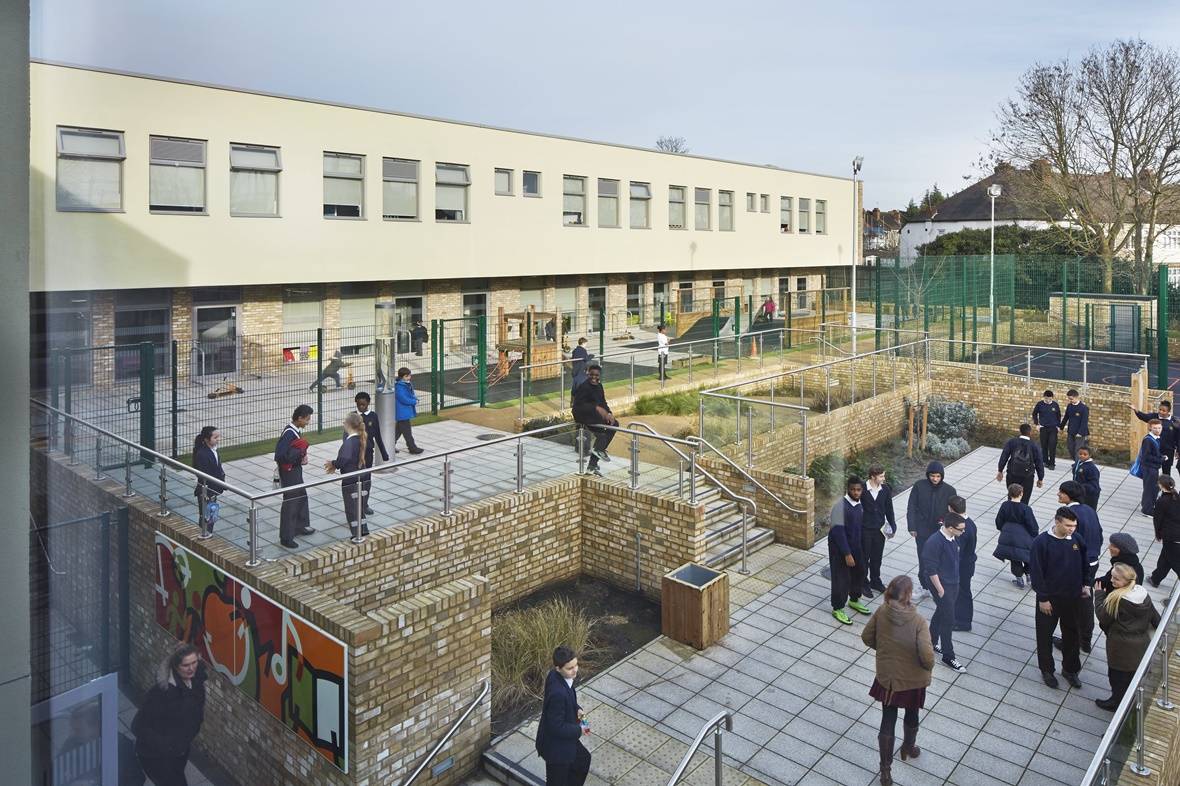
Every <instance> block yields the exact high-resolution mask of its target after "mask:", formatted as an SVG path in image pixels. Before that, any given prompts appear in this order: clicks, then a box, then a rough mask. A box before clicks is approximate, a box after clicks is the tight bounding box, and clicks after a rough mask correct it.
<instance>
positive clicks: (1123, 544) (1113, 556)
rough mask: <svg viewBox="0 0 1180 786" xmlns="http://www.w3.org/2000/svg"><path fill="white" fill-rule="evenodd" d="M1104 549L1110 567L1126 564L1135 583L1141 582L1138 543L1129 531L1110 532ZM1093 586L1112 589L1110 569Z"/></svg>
mask: <svg viewBox="0 0 1180 786" xmlns="http://www.w3.org/2000/svg"><path fill="white" fill-rule="evenodd" d="M1156 508H1157V509H1158V508H1159V506H1158V505H1157V506H1156ZM1106 550H1107V551H1108V552H1110V567H1111V568H1113V567H1114V566H1115V565H1126V566H1127V567H1128V568H1130V569H1131V570H1133V571H1135V583H1137V584H1140V585H1142V584H1143V563H1141V562H1140V561H1139V544H1138V543H1137V542H1136V541H1135V538H1133V537H1131V533H1129V532H1115V533H1114V534H1112V535H1111V536H1110V542H1109V544H1108V545H1107V547H1106ZM1094 586H1096V587H1101V588H1102V590H1103V591H1104V592H1110V591H1111V590H1112V589H1114V585H1113V584H1111V583H1110V571H1109V570H1108V571H1106V575H1105V576H1099V577H1098V580H1097V581H1096V582H1095V583H1094ZM1094 603H1095V608H1097V603H1098V598H1097V597H1095V598H1094Z"/></svg>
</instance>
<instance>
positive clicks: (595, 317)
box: [586, 287, 606, 331]
mask: <svg viewBox="0 0 1180 786" xmlns="http://www.w3.org/2000/svg"><path fill="white" fill-rule="evenodd" d="M586 299H587V305H588V306H589V307H590V325H589V330H590V331H594V330H598V326H599V325H601V324H603V322H602V316H601V314H602V312H604V311H606V287H589V288H588V289H587V290H586Z"/></svg>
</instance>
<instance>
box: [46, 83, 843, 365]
mask: <svg viewBox="0 0 1180 786" xmlns="http://www.w3.org/2000/svg"><path fill="white" fill-rule="evenodd" d="M31 96H32V101H31V103H32V141H31V159H32V169H31V194H30V199H31V214H32V224H33V231H32V248H31V252H30V256H31V262H30V267H31V279H32V281H31V291H32V293H33V294H32V302H31V307H32V312H33V314H32V322H33V333H34V336H33V356H34V369H35V370H36V366H37V359H38V358H43V357H44V356H45V354H46V352H47V351H49V350H50V349H51V348H53V347H65V346H101V345H109V344H129V343H135V342H140V341H145V340H148V341H153V342H156V343H157V345H158V346H160V347H161V357H160V361H161V362H159V363H157V369H158V370H161V371H162V370H164V369H165V368H166V367H167V353H166V352H165V351H164V347H165V346H166V345H168V344H169V343H170V342H171V341H177V342H179V344H180V345H181V346H184V347H192V348H193V351H194V352H196V351H199V352H200V353H201V359H200V364H199V366H198V365H196V364H195V361H194V369H195V370H196V371H197V372H199V373H206V374H218V375H224V374H230V373H233V372H235V371H237V370H238V369H239V366H240V364H242V363H243V353H242V349H241V347H240V346H238V343H239V341H240V339H242V337H245V336H251V335H263V334H279V333H284V334H290V335H292V336H293V338H292V339H291V343H292V344H295V343H297V339H295V338H294V336H296V335H300V334H302V335H305V334H306V331H308V330H311V329H314V328H318V327H323V328H325V329H328V330H335V329H341V330H347V329H350V328H356V329H358V330H368V331H370V334H371V331H372V329H373V319H374V316H373V315H374V304H375V303H376V302H379V301H383V302H392V303H394V304H395V309H394V311H395V313H396V317H395V319H396V321H397V325H396V327H397V328H398V329H404V328H409V327H410V326H411V325H412V324H413V322H414V320H418V319H422V320H425V321H427V323H429V320H432V319H443V318H451V317H458V316H470V315H479V314H487V315H489V316H495V315H496V313H497V311H498V309H499V308H501V307H503V308H504V309H505V310H507V311H518V310H522V309H527V308H528V307H529V306H534V307H536V309H537V310H542V311H550V312H561V313H563V314H566V315H570V316H567V325H566V328H567V330H568V331H573V332H584V331H585V330H590V329H593V328H594V326H595V325H596V324H597V323H598V320H599V317H597V315H598V313H599V312H604V314H603V317H601V319H602V321H604V322H606V321H609V322H610V323H611V324H615V323H619V322H624V323H627V324H644V325H652V324H654V322H655V321H657V320H658V319H659V318H660V314H661V313H664V311H665V310H680V311H691V310H694V309H703V308H707V307H708V306H702V305H701V304H702V303H708V302H710V301H711V300H712V298H714V297H717V296H722V295H724V296H726V297H732V296H734V295H744V296H753V297H756V298H759V299H760V298H761V297H762V296H766V295H770V296H773V297H775V298H776V300H777V301H778V302H779V303H782V304H785V303H786V302H787V301H788V300H790V299H792V298H794V299H795V300H797V301H798V302H797V303H794V305H795V306H796V307H797V308H800V309H808V308H812V307H814V301H813V299H812V298H811V296H809V295H806V294H800V293H807V292H813V291H816V290H819V289H821V288H822V287H824V286H825V284H826V272H827V271H829V270H830V269H833V268H842V270H841V274H842V275H843V276H844V277H845V278H846V276H847V269H848V266H849V265H850V264H851V262H852V260H853V258H854V256H855V257H857V258H859V256H860V255H859V249H855V250H854V249H852V248H851V246H852V244H853V243H854V242H856V241H854V237H855V238H859V237H860V235H861V232H860V229H859V222H860V220H861V219H860V215H861V214H860V211H859V210H857V209H856V208H855V205H854V201H859V198H854V183H853V182H852V181H851V179H850V178H849V177H846V176H845V177H837V176H831V175H821V174H811V173H806V172H801V171H791V170H785V169H781V168H778V167H775V166H770V165H758V164H747V163H740V162H733V161H723V160H716V159H710V158H705V157H700V156H694V155H682V154H671V153H663V152H658V151H654V150H647V149H642V148H636V147H630V146H626V145H619V144H610V143H602V142H594V141H586V140H579V139H571V138H565V137H559V136H553V135H546V134H541V133H532V132H523V131H513V130H506V129H501V128H493V127H488V126H483V125H479V124H475V123H463V122H455V121H449V120H439V119H434V118H427V117H418V116H413V115H408V114H402V113H397V112H391V111H385V110H379V109H373V108H368V107H356V106H346V105H340V104H333V103H328V102H325V101H317V100H308V99H302V98H294V97H288V96H277V95H268V94H263V93H259V92H254V91H249V90H241V89H236V88H230V87H223V86H217V85H207V84H196V83H190V82H182V81H178V80H174V79H164V78H158V77H152V76H145V75H138V74H128V73H118V72H113V71H106V70H98V69H93V68H81V67H76V66H69V65H62V64H53V63H47V62H34V63H32V64H31ZM735 133H740V129H735ZM804 163H805V162H804ZM854 221H856V222H858V224H857V227H856V230H855V231H854V225H853V222H854ZM661 304H663V309H664V310H661V307H660V306H661ZM780 313H781V312H780ZM577 315H582V316H581V317H579V316H577ZM571 317H572V318H571ZM205 348H208V349H209V351H207V352H206V351H204V349H205ZM116 371H118V369H116ZM127 373H134V369H133V368H132V369H128V370H127Z"/></svg>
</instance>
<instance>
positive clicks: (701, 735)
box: [668, 710, 733, 786]
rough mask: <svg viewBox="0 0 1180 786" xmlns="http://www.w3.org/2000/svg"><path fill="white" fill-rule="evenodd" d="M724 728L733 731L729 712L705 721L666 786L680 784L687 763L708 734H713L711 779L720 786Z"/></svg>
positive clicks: (726, 711)
mask: <svg viewBox="0 0 1180 786" xmlns="http://www.w3.org/2000/svg"><path fill="white" fill-rule="evenodd" d="M722 726H724V727H725V731H733V713H732V712H730V711H729V710H722V711H721V712H719V713H717V714H716V715H714V716H713V717H712V718H710V719H709V720H707V721H705V725H704V726H702V727H701V730H700V731H698V732H697V736H696V739H694V740H693V741H692V744H691V745H689V746H688V752H687V753H685V754H684V758H682V759H681V760H680V764H679V766H677V767H676V771H675V772H673V773H672V777H671V778H669V779H668V786H676V784H678V783H680V779H681V778H683V777H684V771H685V770H687V769H688V765H689V762H691V761H692V757H693V756H695V755H696V752H697V751H698V750H699V749H700V747H701V745H702V744H703V743H704V741H705V737H706V736H708V734H709V732H713V778H714V784H715V786H721V764H722V762H721V737H722V730H721V727H722Z"/></svg>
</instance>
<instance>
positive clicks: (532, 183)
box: [520, 169, 541, 197]
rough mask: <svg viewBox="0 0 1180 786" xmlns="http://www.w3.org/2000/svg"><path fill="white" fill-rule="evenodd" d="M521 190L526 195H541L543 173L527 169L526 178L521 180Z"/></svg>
mask: <svg viewBox="0 0 1180 786" xmlns="http://www.w3.org/2000/svg"><path fill="white" fill-rule="evenodd" d="M520 190H521V192H522V193H523V194H524V195H525V196H526V197H539V196H541V173H540V172H530V171H528V170H527V169H526V170H525V172H524V178H523V179H522V180H521V189H520Z"/></svg>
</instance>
